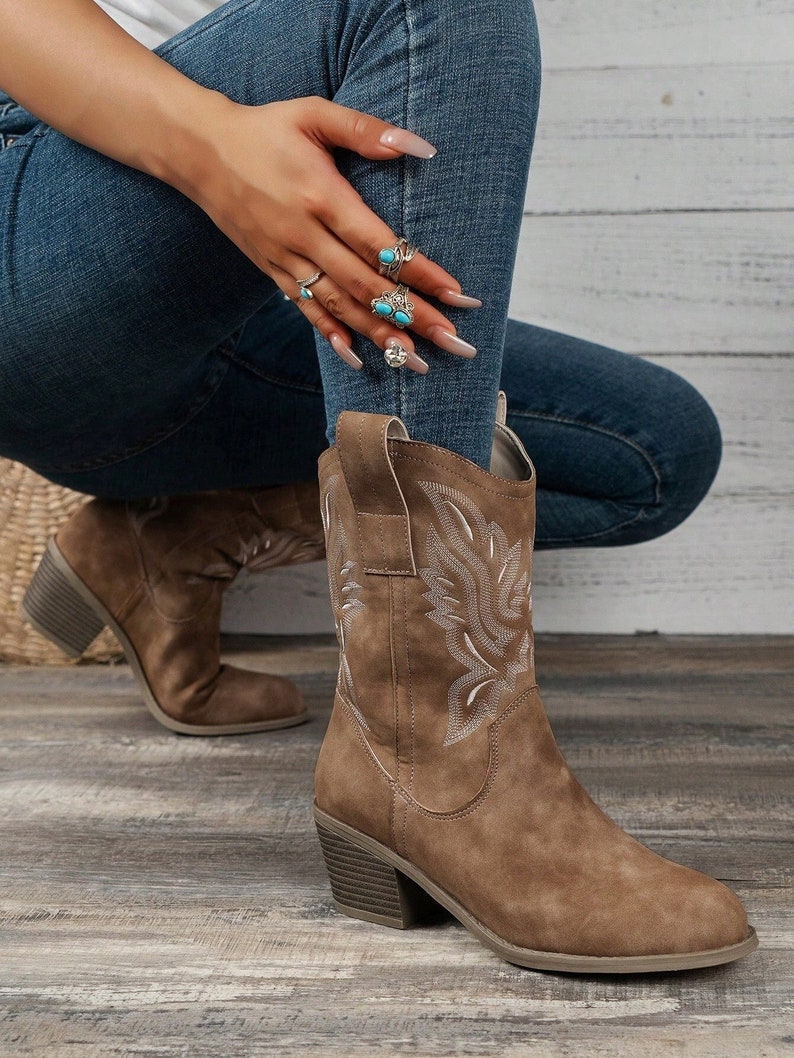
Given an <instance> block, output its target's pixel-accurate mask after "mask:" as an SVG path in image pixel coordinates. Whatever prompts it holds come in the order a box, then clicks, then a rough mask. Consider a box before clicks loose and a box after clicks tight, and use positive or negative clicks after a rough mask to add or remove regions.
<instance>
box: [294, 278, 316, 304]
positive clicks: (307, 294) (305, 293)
mask: <svg viewBox="0 0 794 1058" xmlns="http://www.w3.org/2000/svg"><path fill="white" fill-rule="evenodd" d="M321 275H322V272H313V273H312V274H311V275H310V276H309V277H308V278H306V279H296V280H295V282H296V283H297V284H298V287H299V289H300V296H301V297H302V298H303V300H304V301H311V300H312V298H313V297H314V291H312V290H309V287H310V286H311V285H312V283H316V282H317V280H318V279H319V278H320V276H321Z"/></svg>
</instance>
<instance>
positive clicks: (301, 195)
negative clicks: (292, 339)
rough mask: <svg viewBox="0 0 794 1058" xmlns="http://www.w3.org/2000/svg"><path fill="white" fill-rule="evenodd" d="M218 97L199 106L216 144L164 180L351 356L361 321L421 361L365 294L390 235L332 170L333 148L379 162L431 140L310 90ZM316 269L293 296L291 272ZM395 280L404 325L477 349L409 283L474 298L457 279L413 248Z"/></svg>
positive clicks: (425, 147)
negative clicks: (404, 304)
mask: <svg viewBox="0 0 794 1058" xmlns="http://www.w3.org/2000/svg"><path fill="white" fill-rule="evenodd" d="M215 100H216V104H217V106H216V107H214V108H213V111H212V113H211V114H210V115H207V113H206V111H205V114H204V119H205V129H204V133H205V137H206V134H207V132H209V133H210V136H209V137H208V138H209V139H210V142H211V143H214V149H211V150H210V152H209V153H207V152H206V151H204V152H202V154H201V157H200V159H199V160H197V161H191V160H190V158H189V157H188V161H187V164H186V165H185V166H184V168H183V169H182V176H181V178H176V179H174V178H173V177H172V178H171V179H170V181H169V182H172V183H174V184H175V186H178V187H179V188H180V190H182V191H184V193H185V194H187V195H188V196H189V197H190V198H191V199H193V201H195V202H196V203H197V204H198V205H200V206H201V207H202V209H204V211H205V212H206V213H207V214H208V215H209V216H210V217H211V219H212V220H213V221H214V223H215V224H216V225H217V226H218V227H219V228H220V230H221V231H222V232H224V234H225V235H227V236H228V237H229V239H231V241H232V242H233V243H234V244H235V245H236V246H237V247H239V249H240V250H242V252H243V253H245V254H246V255H247V256H248V257H249V258H250V259H251V260H252V261H253V262H254V263H255V264H256V265H257V266H258V267H259V268H261V269H262V271H263V272H265V273H267V275H269V276H270V277H271V278H272V279H273V280H275V282H276V283H277V284H278V286H279V287H280V288H281V290H282V291H283V292H284V293H285V294H286V295H287V296H288V297H289V298H291V299H292V300H293V301H295V302H296V304H298V305H299V307H300V308H301V310H302V311H303V312H304V314H305V315H306V317H307V318H308V319H309V320H310V322H311V323H312V324H313V325H314V326H315V327H316V328H317V329H318V330H319V331H320V332H321V333H322V334H323V336H324V337H325V338H326V339H328V341H329V342H330V343H331V344H332V346H333V347H334V349H335V350H336V352H337V353H339V355H340V356H342V358H343V359H345V360H346V361H347V362H348V363H350V364H351V365H352V366H354V367H357V368H358V367H361V366H362V363H361V361H360V360H359V359H358V357H357V356H356V355H355V354H354V353H353V351H352V349H351V348H350V340H351V331H358V332H359V333H360V334H363V335H365V336H366V337H367V338H369V339H371V340H372V341H373V342H374V343H375V344H376V345H378V346H380V348H381V349H385V348H386V346H387V344H388V343H389V342H390V341H392V340H395V339H396V340H397V341H398V342H399V343H400V344H401V345H402V346H403V347H404V348H405V349H406V351H407V352H408V353H409V359H408V361H407V363H406V366H408V367H412V368H414V370H417V371H420V372H422V373H424V372H425V371H427V364H426V363H425V362H424V361H423V360H421V359H420V358H419V357H418V356H417V355H416V352H415V348H414V344H413V342H412V341H411V340H410V338H409V337H408V336H407V335H406V333H405V332H404V331H401V330H400V329H398V328H397V327H395V325H394V324H393V323H389V322H388V320H382V319H378V318H377V317H376V316H374V315H373V313H372V309H371V305H370V302H371V301H372V299H373V298H376V297H378V296H379V295H380V294H381V293H382V292H383V291H384V290H385V289H390V288H391V287H392V286H393V282H392V281H391V280H389V279H387V278H385V277H383V276H381V275H379V273H378V265H377V260H378V252H379V251H380V250H381V249H383V248H384V247H389V246H394V244H395V243H396V241H397V238H396V235H395V233H394V232H393V231H392V230H391V229H390V228H389V227H388V226H387V225H386V224H385V223H384V222H383V221H382V220H381V219H380V218H379V217H378V216H376V214H374V213H373V212H372V211H371V210H370V209H369V208H368V207H367V206H366V205H365V204H364V202H363V200H362V199H361V197H360V196H359V195H358V193H357V192H356V191H355V190H354V189H353V188H352V187H351V185H350V184H349V183H348V182H347V180H345V178H344V177H343V176H342V175H341V173H340V172H339V170H338V169H337V167H336V164H335V162H334V158H333V154H332V149H333V148H334V147H345V148H347V149H349V150H352V151H356V152H357V153H358V154H361V155H363V156H364V157H365V158H373V159H380V160H384V161H386V160H389V159H392V158H396V157H398V156H399V155H401V154H406V153H408V154H412V155H415V156H417V157H420V158H431V157H432V156H433V154H435V149H434V148H433V147H432V145H431V144H429V143H427V142H426V141H425V140H422V139H420V138H419V137H418V136H415V135H414V134H413V133H410V132H408V131H406V130H404V129H398V128H396V127H395V126H393V125H389V124H387V123H386V122H384V121H381V120H379V119H378V118H375V117H371V116H370V115H367V114H362V113H360V112H359V111H356V110H351V109H349V108H347V107H343V106H339V105H338V104H336V103H332V102H329V101H328V100H326V99H322V98H321V97H319V96H308V97H305V98H301V99H292V100H287V101H284V102H277V103H270V104H267V105H266V106H260V107H249V106H241V105H239V104H237V103H233V102H231V101H230V100H228V99H224V98H223V97H221V96H216V97H215ZM208 117H209V126H207V125H206V121H207V118H208ZM213 128H215V129H216V130H217V133H216V135H214V136H213V135H211V133H212V131H213ZM205 144H206V139H205ZM317 271H322V273H323V275H322V276H321V277H320V279H319V280H317V281H316V282H315V283H313V284H312V287H311V292H312V294H313V295H314V297H313V298H312V299H310V300H308V299H304V298H302V297H300V292H299V290H298V287H297V285H296V280H298V279H303V278H306V277H308V276H310V275H312V274H313V273H315V272H317ZM400 282H404V283H406V284H407V285H409V286H410V287H411V288H412V292H411V293H412V298H411V300H412V301H413V302H414V305H415V307H414V310H413V315H414V322H413V324H412V325H411V329H412V330H413V331H414V332H416V333H417V334H419V335H422V336H423V337H425V338H427V339H429V340H430V341H432V342H434V343H435V344H436V345H438V346H439V347H440V348H442V349H445V350H447V351H449V352H452V353H457V354H459V355H462V356H474V354H475V352H476V350H475V349H474V347H473V346H470V345H468V344H467V343H466V342H463V341H462V340H461V339H459V338H457V337H456V332H455V327H454V326H453V325H452V324H451V323H450V322H449V320H447V318H446V317H445V316H444V315H443V314H442V313H441V312H439V311H438V310H437V309H436V308H434V307H433V306H432V305H430V304H429V303H428V302H427V301H426V300H424V299H423V298H421V297H419V296H417V294H416V293H415V291H422V292H423V293H425V294H428V295H430V296H432V297H433V298H436V299H438V300H440V301H442V302H446V303H447V304H451V305H459V306H463V307H471V308H474V307H476V306H477V305H479V304H480V302H479V301H478V300H477V299H475V298H469V297H467V296H465V295H462V294H461V292H460V285H459V284H458V283H457V282H456V280H455V279H454V278H453V277H452V276H451V275H450V274H449V273H448V272H446V271H445V270H444V269H443V268H441V267H440V266H439V265H437V264H435V263H434V262H432V261H430V260H429V259H428V258H427V257H425V256H424V255H423V254H421V253H418V254H417V255H416V256H415V257H414V258H413V259H412V260H411V261H409V262H406V263H405V264H404V265H403V268H402V270H401V273H400Z"/></svg>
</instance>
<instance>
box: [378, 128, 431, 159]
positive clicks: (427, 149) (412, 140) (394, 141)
mask: <svg viewBox="0 0 794 1058" xmlns="http://www.w3.org/2000/svg"><path fill="white" fill-rule="evenodd" d="M380 142H381V143H382V144H383V146H384V147H391V148H392V149H393V150H395V151H400V153H401V154H411V155H413V157H414V158H433V157H434V156H435V155H436V154H437V153H438V151H437V150H436V148H435V147H434V146H433V144H432V143H428V142H427V140H423V139H422V137H421V136H417V135H416V133H415V132H409V131H408V129H400V128H396V127H394V126H393V127H392V128H390V129H386V131H385V132H384V133H383V135H382V136H381V138H380Z"/></svg>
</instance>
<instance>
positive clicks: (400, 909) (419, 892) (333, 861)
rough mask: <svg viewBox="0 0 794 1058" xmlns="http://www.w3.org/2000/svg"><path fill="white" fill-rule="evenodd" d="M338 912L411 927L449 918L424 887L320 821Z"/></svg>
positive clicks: (326, 861)
mask: <svg viewBox="0 0 794 1058" xmlns="http://www.w3.org/2000/svg"><path fill="white" fill-rule="evenodd" d="M317 833H318V835H319V838H320V845H321V847H322V850H323V858H324V859H325V866H326V868H327V870H328V877H329V878H330V881H331V892H332V893H333V896H334V904H335V905H336V909H337V911H340V912H341V913H342V914H343V915H348V916H349V917H350V918H361V919H364V920H365V921H366V922H379V923H380V924H381V925H383V926H393V927H394V928H395V929H410V928H411V926H416V925H419V924H420V923H428V922H430V921H436V920H438V919H439V918H442V917H445V912H444V910H443V908H441V907H440V906H439V905H438V904H437V903H436V901H435V900H434V899H433V898H432V897H431V896H429V895H428V894H427V893H426V892H425V891H424V889H422V888H421V887H420V886H418V885H417V884H416V882H414V881H412V880H411V879H410V878H407V877H406V876H405V875H404V874H402V872H401V871H398V870H397V869H396V868H395V867H392V866H391V865H390V864H388V863H384V861H383V860H381V859H379V858H378V857H377V856H375V855H373V853H371V852H369V851H367V849H364V848H361V846H360V845H356V844H355V843H354V842H352V841H350V840H349V839H348V838H346V837H342V835H340V834H336V833H334V831H332V830H329V829H328V828H327V827H324V826H323V825H322V824H321V823H319V822H318V823H317Z"/></svg>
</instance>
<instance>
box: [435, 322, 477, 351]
mask: <svg viewBox="0 0 794 1058" xmlns="http://www.w3.org/2000/svg"><path fill="white" fill-rule="evenodd" d="M427 336H428V338H429V339H430V341H431V342H433V344H434V345H437V346H438V347H439V349H445V350H446V351H447V352H448V353H457V354H458V356H467V357H469V359H471V358H472V357H474V356H476V355H477V349H476V347H475V346H473V345H469V343H468V342H464V341H463V339H462V338H458V336H457V335H456V334H450V333H449V331H445V330H444V328H443V327H441V326H440V325H438V324H436V325H435V326H433V327H429V328H428V331H427Z"/></svg>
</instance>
